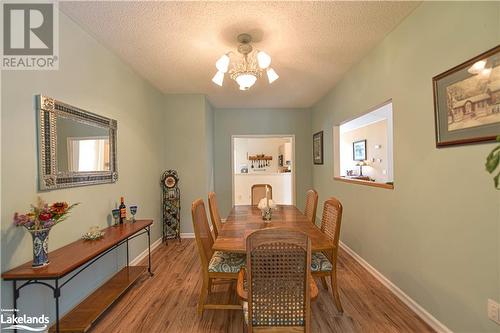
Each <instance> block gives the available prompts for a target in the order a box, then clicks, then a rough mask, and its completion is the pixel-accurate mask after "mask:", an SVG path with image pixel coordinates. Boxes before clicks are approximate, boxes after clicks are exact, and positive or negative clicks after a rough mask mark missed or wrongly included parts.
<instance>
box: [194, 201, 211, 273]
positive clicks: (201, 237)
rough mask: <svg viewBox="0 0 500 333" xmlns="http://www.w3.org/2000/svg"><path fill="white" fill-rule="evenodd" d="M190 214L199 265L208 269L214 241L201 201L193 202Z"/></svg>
mask: <svg viewBox="0 0 500 333" xmlns="http://www.w3.org/2000/svg"><path fill="white" fill-rule="evenodd" d="M191 214H192V217H193V230H194V237H195V239H196V245H197V246H198V252H199V254H200V258H201V264H202V267H203V269H204V270H206V269H207V268H208V263H209V261H210V259H211V258H212V255H213V254H214V251H213V250H212V246H213V244H214V240H213V237H212V233H211V232H210V226H209V225H208V219H207V213H206V211H205V204H204V203H203V200H202V199H198V200H196V201H194V202H193V205H192V206H191Z"/></svg>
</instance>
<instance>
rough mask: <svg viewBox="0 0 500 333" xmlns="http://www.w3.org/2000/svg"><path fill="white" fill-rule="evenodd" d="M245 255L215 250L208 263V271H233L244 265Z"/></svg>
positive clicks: (237, 270)
mask: <svg viewBox="0 0 500 333" xmlns="http://www.w3.org/2000/svg"><path fill="white" fill-rule="evenodd" d="M245 262H246V255H245V254H241V253H233V252H223V251H215V252H214V254H213V255H212V259H210V263H209V264H208V271H209V272H213V273H235V274H237V273H238V272H239V271H240V268H241V267H243V266H245Z"/></svg>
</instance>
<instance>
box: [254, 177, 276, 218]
mask: <svg viewBox="0 0 500 333" xmlns="http://www.w3.org/2000/svg"><path fill="white" fill-rule="evenodd" d="M270 194H271V192H270V190H269V187H268V186H267V185H266V197H265V198H262V199H260V201H259V205H258V206H257V207H259V209H260V210H261V212H262V219H263V220H264V221H271V218H272V210H273V209H274V208H276V204H275V203H274V201H273V200H272V199H270V198H269V197H270Z"/></svg>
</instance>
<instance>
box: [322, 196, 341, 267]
mask: <svg viewBox="0 0 500 333" xmlns="http://www.w3.org/2000/svg"><path fill="white" fill-rule="evenodd" d="M341 223H342V204H341V203H340V201H338V200H337V199H336V198H334V197H331V198H330V199H328V200H326V201H325V203H324V205H323V216H322V218H321V231H322V232H323V233H324V234H325V235H326V236H328V238H330V239H331V241H332V242H333V244H334V245H335V247H334V250H333V251H334V253H333V254H334V257H336V254H337V250H338V245H339V240H340V224H341Z"/></svg>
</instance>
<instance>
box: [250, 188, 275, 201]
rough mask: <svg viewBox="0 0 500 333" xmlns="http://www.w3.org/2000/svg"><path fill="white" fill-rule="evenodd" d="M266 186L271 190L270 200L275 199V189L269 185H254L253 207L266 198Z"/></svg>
mask: <svg viewBox="0 0 500 333" xmlns="http://www.w3.org/2000/svg"><path fill="white" fill-rule="evenodd" d="M266 186H267V187H268V188H269V199H272V198H273V188H272V186H271V185H269V184H255V185H252V206H256V205H258V204H259V201H260V200H261V199H263V198H265V197H266Z"/></svg>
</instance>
